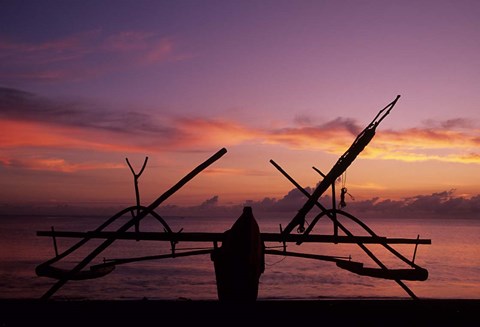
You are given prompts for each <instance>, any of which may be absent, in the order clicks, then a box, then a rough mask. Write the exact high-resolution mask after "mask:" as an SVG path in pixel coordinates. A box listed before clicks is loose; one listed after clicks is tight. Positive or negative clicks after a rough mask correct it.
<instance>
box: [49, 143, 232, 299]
mask: <svg viewBox="0 0 480 327" xmlns="http://www.w3.org/2000/svg"><path fill="white" fill-rule="evenodd" d="M225 153H227V149H225V148H222V149H221V150H219V151H218V152H217V153H215V154H214V155H213V156H211V157H210V158H208V159H207V160H206V161H204V162H203V163H202V164H200V165H199V166H197V167H196V168H195V169H193V170H192V171H191V172H190V173H189V174H187V175H185V177H183V178H182V179H181V180H180V181H178V182H177V183H176V184H175V185H174V186H172V187H171V188H170V189H168V190H167V191H166V192H165V193H163V194H162V195H160V196H159V197H158V198H157V199H156V200H155V201H153V202H152V203H151V204H150V205H149V206H148V207H147V208H146V209H145V210H143V211H141V212H140V213H139V214H138V215H137V216H135V218H133V219H131V220H129V221H128V222H127V223H125V224H124V225H123V226H122V227H120V228H119V229H118V230H117V232H125V231H127V230H128V229H129V228H130V227H132V226H133V225H135V223H137V222H138V221H140V220H141V219H143V218H144V217H145V216H147V215H148V214H149V213H150V212H152V211H153V210H155V208H156V207H158V206H159V205H160V204H161V203H162V202H164V201H165V200H167V199H168V198H169V197H170V196H172V195H173V194H174V193H175V192H177V191H178V190H179V189H180V188H182V187H183V186H184V185H185V184H186V183H188V182H189V181H190V180H192V179H193V178H194V177H195V176H197V175H198V174H199V173H200V172H202V171H203V170H204V169H206V168H207V167H208V166H210V165H211V164H212V163H214V162H215V161H217V160H218V159H220V158H221V157H222V156H223V155H224V154H225ZM114 241H115V239H108V240H105V241H104V242H103V243H102V244H100V245H99V246H98V247H97V248H96V249H95V250H93V251H92V252H91V253H90V254H89V255H87V256H86V257H85V258H84V259H83V260H82V261H81V262H80V263H78V264H77V265H76V266H75V267H74V268H73V269H72V270H70V271H69V273H68V274H67V275H66V276H65V277H63V278H62V279H59V280H58V281H57V282H56V283H55V284H54V285H53V286H52V287H51V288H50V289H49V290H48V291H47V292H46V293H45V294H44V295H43V296H42V297H41V299H42V300H47V299H49V298H50V297H51V296H52V295H53V294H55V292H56V291H58V290H59V289H60V288H61V287H62V286H63V285H65V283H67V281H68V280H70V279H71V277H72V276H73V275H75V274H76V273H78V272H80V271H81V270H82V269H83V268H84V267H85V266H86V265H88V263H90V261H92V260H93V259H94V258H95V257H96V256H97V255H99V254H100V253H101V252H102V251H103V250H105V249H106V248H107V247H109V246H110V245H111V244H112V243H113V242H114Z"/></svg>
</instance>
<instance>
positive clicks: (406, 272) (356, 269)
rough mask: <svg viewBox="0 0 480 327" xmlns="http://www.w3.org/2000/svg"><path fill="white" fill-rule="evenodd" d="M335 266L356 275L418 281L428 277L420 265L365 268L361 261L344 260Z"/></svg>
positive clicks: (425, 270) (426, 271)
mask: <svg viewBox="0 0 480 327" xmlns="http://www.w3.org/2000/svg"><path fill="white" fill-rule="evenodd" d="M337 266H338V267H339V268H342V269H345V270H348V271H350V272H353V273H355V274H357V275H362V276H369V277H375V278H383V279H393V280H419V281H424V280H427V278H428V270H427V269H423V268H420V267H418V268H411V269H383V268H365V267H364V266H363V263H361V262H355V261H346V260H340V261H337Z"/></svg>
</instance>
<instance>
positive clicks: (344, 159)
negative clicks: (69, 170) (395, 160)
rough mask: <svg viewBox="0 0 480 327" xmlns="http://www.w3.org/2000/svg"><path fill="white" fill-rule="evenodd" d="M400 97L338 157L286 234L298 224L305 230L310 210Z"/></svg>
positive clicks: (364, 144)
mask: <svg viewBox="0 0 480 327" xmlns="http://www.w3.org/2000/svg"><path fill="white" fill-rule="evenodd" d="M399 98H400V96H399V95H398V96H397V97H396V98H395V100H393V101H392V102H391V103H389V104H388V105H387V106H385V108H383V109H382V110H380V111H379V112H378V114H377V115H376V116H375V118H374V119H373V120H372V122H371V123H370V124H369V125H368V126H367V127H366V128H365V129H364V130H363V131H362V132H361V133H360V134H358V136H357V138H356V139H355V140H354V142H353V143H352V145H351V146H350V148H348V150H347V151H346V152H345V153H344V154H343V155H342V156H341V157H340V158H339V159H338V161H337V162H336V163H335V165H334V166H333V167H332V169H331V170H330V171H329V172H328V174H326V175H325V177H324V178H323V180H322V181H321V182H320V183H319V184H318V186H317V188H316V189H315V190H314V191H313V193H312V194H311V195H310V196H309V198H308V200H307V201H306V202H305V204H304V205H303V207H302V208H300V210H299V211H298V213H297V214H296V215H295V217H293V219H292V220H291V221H290V223H289V224H288V225H287V227H285V229H284V230H283V233H284V234H285V235H286V234H289V233H290V232H291V231H292V230H293V229H294V228H295V226H297V225H298V226H299V229H300V230H305V228H304V224H305V217H306V215H307V214H308V212H309V211H310V210H311V209H312V208H313V206H314V205H315V203H316V202H317V201H318V199H319V198H320V196H322V194H323V193H325V191H326V190H327V189H328V188H329V187H330V185H332V184H333V183H335V180H336V179H337V178H338V177H339V176H340V175H342V174H343V172H344V171H345V170H346V169H347V168H348V167H349V166H350V164H351V163H352V162H353V161H354V160H355V159H356V158H357V156H358V155H359V154H360V152H362V151H363V149H364V148H365V147H366V146H367V145H368V143H370V141H371V140H372V139H373V137H374V136H375V129H376V128H377V126H378V124H379V123H380V122H381V121H382V120H383V119H384V118H385V117H386V116H387V115H388V114H389V113H390V110H392V108H393V107H394V106H395V104H396V103H397V101H398V99H399ZM377 119H378V120H377Z"/></svg>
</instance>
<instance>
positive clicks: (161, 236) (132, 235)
mask: <svg viewBox="0 0 480 327" xmlns="http://www.w3.org/2000/svg"><path fill="white" fill-rule="evenodd" d="M37 236H49V237H65V238H85V237H86V238H90V239H93V238H97V239H110V240H143V241H169V242H222V241H223V240H224V238H225V234H224V233H202V232H193V233H191V232H190V233H187V232H185V233H184V232H182V233H164V232H113V231H112V232H96V231H91V232H73V231H38V232H37ZM260 237H261V239H262V240H263V241H264V242H295V243H296V242H299V241H302V242H309V243H359V242H360V243H364V244H431V243H432V242H431V240H430V239H420V238H387V237H381V236H340V235H339V236H335V235H322V234H310V235H301V234H288V235H282V234H279V233H260Z"/></svg>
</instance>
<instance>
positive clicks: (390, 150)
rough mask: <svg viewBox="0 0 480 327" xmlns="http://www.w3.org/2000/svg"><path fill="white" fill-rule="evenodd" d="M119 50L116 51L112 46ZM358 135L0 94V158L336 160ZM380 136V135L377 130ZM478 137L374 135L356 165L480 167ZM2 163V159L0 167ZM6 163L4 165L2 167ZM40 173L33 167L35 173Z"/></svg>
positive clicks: (429, 127) (352, 126)
mask: <svg viewBox="0 0 480 327" xmlns="http://www.w3.org/2000/svg"><path fill="white" fill-rule="evenodd" d="M117 47H119V46H117ZM363 128H364V126H361V125H360V124H359V123H358V122H356V121H354V120H352V119H348V118H336V119H333V120H330V121H326V122H324V123H322V124H316V125H313V124H307V123H306V122H305V121H302V123H301V124H299V125H295V124H293V125H292V126H289V127H286V128H280V129H278V128H277V129H275V128H273V129H272V128H261V127H251V126H248V124H245V123H241V122H238V121H233V120H228V119H224V118H222V119H220V118H209V117H188V118H187V117H176V116H168V117H165V116H163V117H160V116H156V115H154V114H147V113H144V112H140V111H138V110H137V111H128V110H127V111H119V110H112V109H111V108H109V107H108V106H102V105H99V104H96V103H86V102H79V101H67V100H53V99H49V98H45V97H41V96H38V95H35V94H32V93H28V92H24V91H21V90H16V89H9V88H0V141H1V145H0V150H2V149H3V151H4V154H3V155H4V157H5V150H7V149H13V148H18V149H21V148H27V147H28V148H32V147H34V148H38V149H41V148H50V149H52V148H57V149H63V150H70V151H74V150H75V149H89V150H94V151H99V152H138V153H145V152H162V151H191V150H195V151H209V150H211V149H212V148H217V147H223V146H234V145H239V144H248V143H252V144H275V145H282V146H285V147H288V148H292V149H307V150H318V151H323V152H326V153H330V154H335V155H338V156H339V155H341V154H342V153H343V152H344V151H345V150H346V149H347V148H348V147H349V146H350V144H351V142H353V140H354V139H355V137H356V135H357V134H358V133H359V132H360V131H361V130H362V129H363ZM380 128H381V127H380ZM478 135H480V129H479V128H478V127H476V126H475V124H474V122H472V121H466V120H465V119H460V118H459V119H455V120H449V121H443V122H442V121H439V122H434V121H430V122H426V123H424V125H422V126H420V127H414V128H409V129H403V130H381V132H379V133H377V135H376V136H375V138H374V139H373V141H372V142H371V144H370V145H369V146H368V147H367V148H366V149H365V150H364V152H363V153H362V154H361V156H362V158H369V159H382V160H400V161H407V162H417V161H427V160H436V161H443V162H454V163H475V164H478V163H480V153H479V152H478V148H480V137H478ZM5 160H7V159H5ZM7 161H8V160H7ZM40 166H41V165H40Z"/></svg>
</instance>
